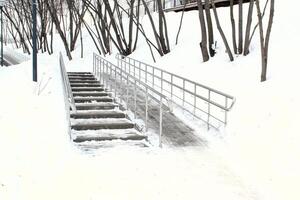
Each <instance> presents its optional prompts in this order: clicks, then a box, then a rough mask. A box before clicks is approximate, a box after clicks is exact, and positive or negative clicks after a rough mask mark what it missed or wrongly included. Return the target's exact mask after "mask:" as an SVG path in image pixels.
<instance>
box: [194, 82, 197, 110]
mask: <svg viewBox="0 0 300 200" xmlns="http://www.w3.org/2000/svg"><path fill="white" fill-rule="evenodd" d="M196 95H197V85H196V84H194V116H195V115H196V106H197V105H196V104H197V96H196Z"/></svg>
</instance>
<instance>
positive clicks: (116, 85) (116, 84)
mask: <svg viewBox="0 0 300 200" xmlns="http://www.w3.org/2000/svg"><path fill="white" fill-rule="evenodd" d="M117 87H118V83H117V67H116V66H115V98H116V97H117Z"/></svg>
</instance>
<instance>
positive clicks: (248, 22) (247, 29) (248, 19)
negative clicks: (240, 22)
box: [244, 0, 254, 56]
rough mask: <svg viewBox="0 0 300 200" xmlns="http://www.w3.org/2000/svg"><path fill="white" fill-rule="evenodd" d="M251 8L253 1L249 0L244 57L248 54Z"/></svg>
mask: <svg viewBox="0 0 300 200" xmlns="http://www.w3.org/2000/svg"><path fill="white" fill-rule="evenodd" d="M253 7H254V0H250V3H249V9H248V17H247V26H246V35H245V44H244V56H246V55H248V54H249V46H250V31H251V24H252V16H253Z"/></svg>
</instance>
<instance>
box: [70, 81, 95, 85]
mask: <svg viewBox="0 0 300 200" xmlns="http://www.w3.org/2000/svg"><path fill="white" fill-rule="evenodd" d="M77 83H83V84H93V83H95V84H97V83H98V84H99V81H97V80H87V81H84V80H83V81H82V80H70V84H77Z"/></svg>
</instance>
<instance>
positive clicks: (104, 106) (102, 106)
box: [75, 102, 119, 110]
mask: <svg viewBox="0 0 300 200" xmlns="http://www.w3.org/2000/svg"><path fill="white" fill-rule="evenodd" d="M75 106H76V109H77V110H97V109H99V110H109V109H114V108H115V107H118V106H119V105H118V104H115V103H111V102H98V103H75Z"/></svg>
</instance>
